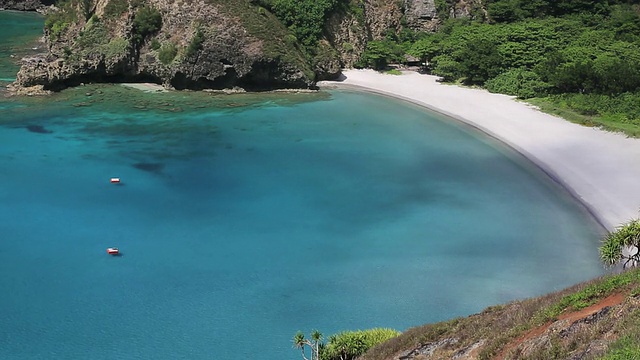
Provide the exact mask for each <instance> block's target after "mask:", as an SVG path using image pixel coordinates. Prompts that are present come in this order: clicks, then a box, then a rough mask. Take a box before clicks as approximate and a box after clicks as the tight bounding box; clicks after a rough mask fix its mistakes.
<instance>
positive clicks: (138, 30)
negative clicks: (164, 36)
mask: <svg viewBox="0 0 640 360" xmlns="http://www.w3.org/2000/svg"><path fill="white" fill-rule="evenodd" d="M161 27H162V15H161V14H160V12H159V11H158V10H157V9H155V8H153V7H150V6H143V7H141V8H139V9H138V11H137V12H136V15H135V17H134V18H133V33H134V35H133V36H134V39H135V40H136V42H137V43H142V41H143V40H144V38H145V37H147V36H148V35H151V34H153V33H155V32H156V31H158V30H160V28H161Z"/></svg>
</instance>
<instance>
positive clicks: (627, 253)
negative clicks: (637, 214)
mask: <svg viewBox="0 0 640 360" xmlns="http://www.w3.org/2000/svg"><path fill="white" fill-rule="evenodd" d="M600 259H602V262H604V263H605V264H606V265H609V266H614V265H616V264H618V263H620V262H622V267H623V268H626V267H627V266H637V265H638V264H640V220H639V219H636V220H633V221H631V222H630V223H628V224H625V225H623V226H621V227H619V228H618V229H617V230H616V231H614V232H612V233H610V234H609V235H607V237H606V238H605V239H604V241H603V244H602V246H601V247H600Z"/></svg>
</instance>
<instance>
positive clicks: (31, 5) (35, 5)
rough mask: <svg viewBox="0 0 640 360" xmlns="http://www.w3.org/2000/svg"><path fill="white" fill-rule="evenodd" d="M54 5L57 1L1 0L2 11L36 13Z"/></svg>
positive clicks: (0, 7)
mask: <svg viewBox="0 0 640 360" xmlns="http://www.w3.org/2000/svg"><path fill="white" fill-rule="evenodd" d="M54 3H55V0H0V9H4V10H20V11H34V10H40V9H42V8H44V7H46V6H51V5H53V4H54Z"/></svg>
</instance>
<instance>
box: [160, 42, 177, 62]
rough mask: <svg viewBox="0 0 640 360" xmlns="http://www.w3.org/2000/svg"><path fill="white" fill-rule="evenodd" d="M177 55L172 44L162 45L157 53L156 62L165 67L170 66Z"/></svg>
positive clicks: (175, 48) (174, 45)
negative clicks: (158, 61)
mask: <svg viewBox="0 0 640 360" xmlns="http://www.w3.org/2000/svg"><path fill="white" fill-rule="evenodd" d="M177 55H178V47H177V46H176V44H174V43H172V42H168V43H164V44H162V46H161V47H160V50H159V51H158V60H160V62H161V63H163V64H165V65H169V64H171V62H172V61H173V59H175V58H176V56H177Z"/></svg>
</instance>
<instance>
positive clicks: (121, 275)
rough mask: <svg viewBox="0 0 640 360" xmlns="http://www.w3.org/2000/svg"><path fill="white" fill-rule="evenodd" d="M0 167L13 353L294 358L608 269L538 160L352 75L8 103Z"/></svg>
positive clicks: (4, 328)
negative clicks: (226, 88) (324, 85)
mask: <svg viewBox="0 0 640 360" xmlns="http://www.w3.org/2000/svg"><path fill="white" fill-rule="evenodd" d="M16 17H17V18H20V21H17V22H14V21H9V20H12V19H16ZM34 24H35V25H37V26H35V28H36V29H38V28H39V27H40V26H41V24H42V20H41V19H40V18H38V17H37V16H34V15H25V14H16V13H3V12H0V28H2V31H3V33H11V32H12V31H13V32H19V33H21V34H22V33H24V29H23V28H20V29H22V30H16V28H18V27H25V26H26V27H28V26H32V27H33V26H34ZM29 34H30V36H32V37H33V36H34V35H33V34H34V32H33V31H32V32H31V33H29ZM0 41H2V42H3V43H2V44H0V49H3V53H2V56H3V57H4V59H3V60H2V61H3V62H2V64H3V67H2V69H0V78H11V77H12V75H11V74H12V73H15V71H16V70H17V67H16V65H15V64H14V63H13V62H12V61H10V60H9V61H8V60H7V59H6V54H7V51H12V52H19V50H16V49H15V45H7V43H8V42H12V41H13V40H11V38H9V37H6V38H3V39H0ZM13 42H14V43H15V41H13ZM22 43H23V44H26V43H28V42H25V41H22ZM30 47H31V46H28V48H30ZM7 48H11V50H6V49H7ZM27 52H28V51H27ZM0 85H1V84H0ZM0 95H2V94H0ZM111 177H120V178H121V179H122V185H112V184H110V183H109V179H110V178H111ZM0 184H2V186H1V187H0V245H1V246H0V275H1V276H0V294H2V296H0V359H43V358H47V359H55V358H59V359H151V358H152V359H236V358H254V359H266V360H277V359H297V358H299V353H298V352H297V351H294V350H293V349H292V346H291V345H292V344H291V340H290V339H291V338H292V336H293V335H294V334H295V332H296V331H298V330H302V331H305V332H307V333H308V332H310V331H311V330H312V329H319V330H320V331H322V332H324V333H325V334H331V333H335V332H338V331H342V330H348V329H365V328H371V327H392V328H396V329H399V330H404V329H407V328H408V327H411V326H415V325H420V324H423V323H426V322H433V321H439V320H444V319H448V318H451V317H455V316H462V315H468V314H471V313H474V312H478V311H480V310H482V309H483V308H484V307H486V306H489V305H493V304H496V303H501V302H506V301H509V300H513V299H519V298H523V297H528V296H533V295H539V294H542V293H546V292H549V291H553V290H557V289H560V288H563V287H565V286H567V285H570V284H573V283H576V282H579V281H582V280H586V279H589V278H591V277H595V276H598V275H600V274H602V273H603V270H602V267H601V266H600V265H599V263H598V258H597V246H598V239H599V236H600V235H601V229H600V228H599V227H598V226H597V225H596V224H595V223H594V222H593V221H592V219H591V218H590V217H589V216H588V215H587V214H586V213H585V212H584V211H583V209H582V208H581V206H580V205H579V204H577V203H576V202H575V201H574V200H573V199H572V198H570V197H569V196H568V195H567V194H566V193H565V192H564V191H562V189H560V188H558V187H557V186H556V185H555V184H553V183H552V182H550V181H549V180H548V179H547V178H546V177H545V176H544V175H543V174H541V172H540V171H539V170H538V169H536V168H535V167H533V166H532V165H531V164H529V163H528V162H526V161H524V160H523V159H522V158H521V157H519V156H518V155H516V154H514V153H513V152H512V151H510V150H509V149H507V148H505V147H504V146H502V145H501V144H498V143H496V142H495V141H493V140H490V139H488V138H486V137H484V136H482V135H481V134H478V133H476V132H474V131H472V130H469V129H466V128H464V127H462V126H461V125H459V124H457V123H455V122H453V121H451V120H449V119H446V118H444V117H442V116H439V115H436V114H433V113H430V112H427V111H425V110H423V109H421V108H418V107H415V106H412V105H408V104H406V103H403V102H400V101H396V100H392V99H387V98H383V97H379V96H375V95H369V94H362V93H357V92H350V91H332V92H323V93H319V94H291V95H282V94H280V95H274V94H261V95H251V94H248V95H234V96H227V95H214V94H207V93H192V92H183V93H162V94H146V93H143V92H141V91H138V90H134V89H130V88H126V87H123V86H120V85H88V86H84V87H79V88H76V89H71V90H67V91H64V92H62V93H60V94H56V95H54V96H52V97H49V98H2V99H0ZM109 246H118V247H120V249H121V250H122V251H123V256H121V257H110V256H108V255H106V253H105V250H106V248H107V247H109Z"/></svg>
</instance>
